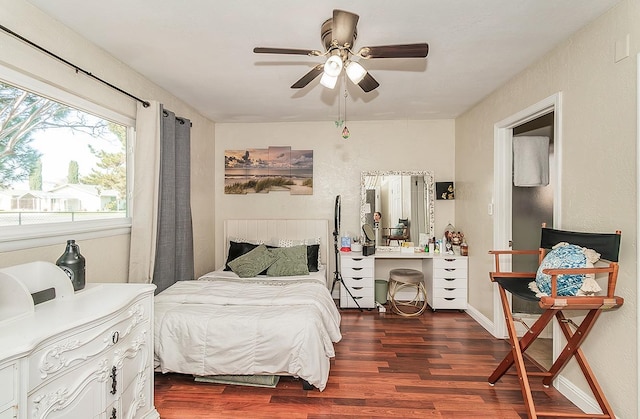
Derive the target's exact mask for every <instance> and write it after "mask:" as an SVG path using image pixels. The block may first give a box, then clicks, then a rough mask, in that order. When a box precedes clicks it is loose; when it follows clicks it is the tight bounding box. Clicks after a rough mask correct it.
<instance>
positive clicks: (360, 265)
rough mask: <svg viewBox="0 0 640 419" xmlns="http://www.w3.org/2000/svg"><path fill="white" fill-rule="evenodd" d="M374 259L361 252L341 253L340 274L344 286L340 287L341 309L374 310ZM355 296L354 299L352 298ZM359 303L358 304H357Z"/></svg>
mask: <svg viewBox="0 0 640 419" xmlns="http://www.w3.org/2000/svg"><path fill="white" fill-rule="evenodd" d="M373 269H374V259H373V258H372V257H368V256H362V253H360V252H341V253H340V273H341V274H342V279H343V281H344V285H346V287H347V288H348V289H349V292H351V295H349V292H347V289H346V288H345V287H344V286H343V285H342V284H341V286H340V308H358V305H359V306H360V308H374V307H375V306H376V303H375V287H374V284H375V282H374V280H373ZM351 296H353V298H351ZM356 301H357V304H356Z"/></svg>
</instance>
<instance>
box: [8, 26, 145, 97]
mask: <svg viewBox="0 0 640 419" xmlns="http://www.w3.org/2000/svg"><path fill="white" fill-rule="evenodd" d="M0 29H2V30H3V31H5V32H6V33H8V34H10V35H12V36H14V37H16V38H18V39H19V40H21V41H22V42H26V43H27V44H29V45H31V46H32V47H34V48H36V49H38V50H40V51H42V52H44V53H45V54H47V55H49V56H51V57H53V58H55V59H57V60H59V61H62V62H63V63H65V64H66V65H68V66H70V67H72V68H73V69H75V70H76V73H78V72H80V73H83V74H85V75H87V76H89V77H91V78H92V79H95V80H97V81H99V82H100V83H102V84H105V85H107V86H109V87H110V88H112V89H114V90H117V91H118V92H120V93H122V94H124V95H127V96H129V97H130V98H132V99H135V100H137V101H138V102H140V103H142V106H144V107H145V108H148V107H149V105H150V104H149V102H148V101H146V100H142V99H140V98H138V97H136V96H134V95H132V94H131V93H129V92H126V91H124V90H122V89H121V88H119V87H117V86H114V85H113V84H111V83H109V82H108V81H106V80H103V79H101V78H100V77H98V76H95V75H93V74H92V73H91V72H89V71H87V70H84V69H82V68H80V67H78V66H77V65H75V64H73V63H71V62H69V61H67V60H65V59H64V58H62V57H60V56H59V55H56V54H54V53H53V52H51V51H49V50H48V49H46V48H43V47H41V46H40V45H38V44H36V43H35V42H32V41H30V40H28V39H27V38H25V37H23V36H21V35H19V34H17V33H15V32H14V31H12V30H11V29H9V28H7V27H6V26H3V25H0Z"/></svg>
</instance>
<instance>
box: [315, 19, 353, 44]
mask: <svg viewBox="0 0 640 419" xmlns="http://www.w3.org/2000/svg"><path fill="white" fill-rule="evenodd" d="M332 35H333V18H331V17H330V18H329V19H327V20H325V21H324V23H323V24H322V27H321V28H320V38H321V39H322V44H323V45H324V50H325V51H329V50H330V49H331V48H332V47H333V48H335V47H336V46H338V45H336V46H333V45H332V44H333V42H332V41H333V36H332ZM357 38H358V28H356V27H354V28H353V38H352V39H351V40H350V41H349V46H348V48H352V47H353V44H354V43H355V42H356V39H357ZM339 46H343V45H339Z"/></svg>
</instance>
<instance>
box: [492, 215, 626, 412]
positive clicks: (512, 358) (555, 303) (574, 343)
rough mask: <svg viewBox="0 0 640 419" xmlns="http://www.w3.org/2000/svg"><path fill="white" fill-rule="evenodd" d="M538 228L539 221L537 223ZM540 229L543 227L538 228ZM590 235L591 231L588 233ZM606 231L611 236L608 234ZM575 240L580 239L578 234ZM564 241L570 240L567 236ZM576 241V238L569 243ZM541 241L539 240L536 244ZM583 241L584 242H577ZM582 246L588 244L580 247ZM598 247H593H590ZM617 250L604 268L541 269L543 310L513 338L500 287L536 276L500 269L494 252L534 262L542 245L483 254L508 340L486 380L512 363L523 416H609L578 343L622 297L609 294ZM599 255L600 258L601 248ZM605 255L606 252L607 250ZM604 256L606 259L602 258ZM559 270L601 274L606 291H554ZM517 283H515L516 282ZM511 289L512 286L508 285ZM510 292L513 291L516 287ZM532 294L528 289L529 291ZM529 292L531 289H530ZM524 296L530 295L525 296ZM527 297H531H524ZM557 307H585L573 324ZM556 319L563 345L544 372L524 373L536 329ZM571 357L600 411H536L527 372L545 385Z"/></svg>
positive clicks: (613, 284) (543, 252) (504, 293)
mask: <svg viewBox="0 0 640 419" xmlns="http://www.w3.org/2000/svg"><path fill="white" fill-rule="evenodd" d="M543 229H544V226H543ZM547 230H549V231H552V232H553V233H554V234H556V233H558V232H559V233H568V234H578V235H591V234H590V233H574V232H562V231H560V230H551V229H547ZM543 233H544V231H543ZM615 234H616V235H618V237H617V240H618V241H617V245H618V247H619V243H620V234H621V232H620V231H616V233H615ZM593 236H595V234H593ZM609 236H611V235H609ZM578 241H580V239H579V238H578ZM567 242H570V241H569V240H567ZM575 244H578V245H580V243H575ZM541 246H542V244H541ZM583 246H584V245H583ZM585 247H588V246H585ZM595 250H596V251H598V249H595ZM617 252H618V249H617V248H616V249H615V255H612V256H615V257H611V260H615V261H609V262H607V266H605V267H596V268H579V269H544V270H543V272H544V273H546V274H548V275H550V276H551V295H550V296H543V297H540V298H539V303H538V304H539V306H540V307H541V308H542V309H543V310H544V311H543V313H542V314H541V315H540V318H539V319H538V320H537V321H536V322H535V323H534V324H533V325H532V326H531V328H530V329H529V330H528V331H527V332H526V333H525V334H524V336H523V337H522V338H520V339H518V336H517V332H516V327H515V324H514V319H513V315H512V313H511V306H510V304H509V299H508V297H507V292H508V291H507V289H505V286H504V285H505V284H508V283H515V282H516V281H526V283H529V282H531V281H533V280H535V278H536V272H504V271H501V270H500V256H502V255H527V254H529V255H534V254H537V255H538V265H540V264H541V263H542V260H543V259H544V257H545V255H546V253H547V249H546V248H543V247H541V248H540V249H538V250H491V251H489V254H492V255H494V258H495V262H494V263H495V271H494V272H490V273H489V277H490V279H491V281H492V282H495V283H497V284H498V290H499V292H500V300H501V303H502V309H503V311H504V317H505V321H506V325H507V331H508V333H509V340H510V343H511V351H510V352H509V353H508V354H507V356H506V357H505V358H504V359H503V360H502V362H501V363H500V364H499V365H498V367H497V368H496V369H495V371H494V372H493V373H492V374H491V376H489V379H488V381H489V383H490V384H491V385H494V384H495V383H496V382H497V381H498V380H499V379H500V378H501V377H502V376H503V375H504V374H505V373H506V372H507V371H508V370H509V369H510V368H511V366H513V365H514V364H515V367H516V372H517V375H518V377H519V378H520V380H519V381H520V389H521V391H522V396H523V399H524V403H525V407H526V411H527V415H528V417H529V418H538V417H553V418H563V417H572V418H594V417H595V418H609V419H612V418H615V416H614V413H613V410H612V409H611V406H610V405H609V402H608V401H607V399H606V397H605V395H604V393H603V391H602V388H601V387H600V385H599V384H598V381H597V380H596V377H595V375H594V373H593V371H592V370H591V367H590V366H589V364H588V362H587V360H586V358H585V356H584V353H583V351H582V350H581V349H580V345H581V344H582V342H584V340H585V339H586V337H587V335H588V334H589V331H591V329H592V328H593V326H594V324H595V321H596V320H597V319H598V317H599V316H600V314H601V313H602V311H603V310H610V309H615V308H618V307H620V306H621V305H622V304H623V303H624V300H623V298H621V297H617V296H615V295H614V293H615V287H616V282H617V278H618V263H617V260H618V254H617ZM601 253H603V258H604V256H605V255H604V253H605V252H601ZM607 256H609V255H607ZM607 259H608V258H607ZM562 274H595V275H603V274H606V275H607V290H606V295H602V296H558V294H557V285H558V284H557V282H558V275H562ZM519 286H521V284H519ZM514 289H515V288H514ZM514 293H516V295H518V294H517V292H516V291H514ZM531 294H533V292H531ZM534 295H535V294H534ZM529 297H530V296H529ZM529 299H531V298H529ZM563 310H586V311H587V314H586V316H585V318H584V320H583V321H582V322H581V323H580V324H579V325H575V323H573V322H572V321H570V320H569V319H567V318H566V317H565V315H564V313H563ZM554 317H555V318H556V319H557V320H558V324H559V327H560V330H561V331H562V333H563V334H564V336H565V338H566V339H567V344H566V345H565V347H564V349H563V350H562V352H561V353H560V355H559V356H558V358H557V359H556V360H555V362H554V363H553V365H552V366H551V367H550V368H549V369H548V370H546V371H542V372H528V371H527V369H526V367H525V363H524V358H523V354H524V353H525V351H526V350H527V348H529V347H530V346H531V344H532V343H533V342H534V341H535V340H536V338H537V337H538V336H539V335H540V333H541V332H542V331H543V330H544V329H545V327H546V326H547V325H548V324H549V322H550V321H551V320H552V319H553V318H554ZM571 324H574V325H575V326H576V330H575V331H574V330H572V328H571V327H570V326H571ZM572 357H574V358H575V359H576V361H577V362H578V365H579V366H580V369H581V371H582V373H583V375H584V376H585V378H586V380H587V383H588V384H589V387H590V389H591V391H592V392H593V394H594V396H595V399H596V401H597V402H598V405H599V406H600V409H601V410H602V412H603V413H602V414H569V413H565V412H553V411H537V410H536V408H535V405H534V400H533V396H532V392H531V386H530V383H529V377H531V376H541V377H542V384H543V385H544V386H545V387H548V386H550V385H551V383H552V382H553V380H554V379H555V378H556V377H557V375H558V374H559V373H560V371H562V369H563V368H564V367H565V366H566V365H567V363H568V362H569V360H570V359H571V358H572Z"/></svg>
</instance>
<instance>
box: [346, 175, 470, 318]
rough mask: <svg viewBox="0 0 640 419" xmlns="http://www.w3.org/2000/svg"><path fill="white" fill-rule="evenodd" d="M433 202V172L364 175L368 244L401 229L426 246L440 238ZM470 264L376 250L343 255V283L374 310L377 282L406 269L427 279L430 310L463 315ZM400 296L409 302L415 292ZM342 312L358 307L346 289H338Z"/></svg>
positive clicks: (458, 259) (392, 248)
mask: <svg viewBox="0 0 640 419" xmlns="http://www.w3.org/2000/svg"><path fill="white" fill-rule="evenodd" d="M434 202H435V182H434V175H433V172H431V171H428V170H421V171H365V172H361V175H360V224H361V225H362V228H363V232H365V235H366V236H373V237H367V240H368V241H370V242H371V241H375V242H376V243H377V244H380V243H383V239H384V238H385V237H384V234H379V233H378V232H379V231H382V232H386V231H388V232H389V233H388V234H391V232H392V231H394V230H395V231H396V232H397V231H398V230H399V228H401V227H402V229H403V230H404V236H405V241H407V242H415V243H426V242H427V239H429V238H434V237H442V233H441V232H437V233H436V231H435V215H434V212H435V210H434V206H435V205H434ZM376 213H378V214H377V217H376V218H375V219H374V214H376ZM378 229H379V230H378ZM366 230H369V231H373V234H368V233H367V232H366ZM396 234H397V233H396ZM381 236H382V237H381ZM386 239H387V240H388V239H389V235H387V236H386ZM405 250H408V249H405ZM467 262H468V257H467V256H460V255H459V254H455V255H448V254H439V253H436V254H434V253H428V252H413V251H411V252H407V253H405V252H403V251H401V248H400V246H376V252H375V254H373V255H371V256H363V255H362V253H359V252H340V265H341V273H342V278H343V280H344V283H345V284H346V287H347V288H349V291H351V293H352V294H353V296H354V298H355V299H356V300H357V301H358V304H359V305H360V307H361V308H374V307H375V306H376V302H375V281H376V280H377V279H378V280H385V281H387V280H388V279H389V272H390V271H391V270H392V269H396V268H408V269H416V270H419V271H421V272H422V273H423V274H424V282H425V288H426V290H427V304H428V305H429V307H431V309H432V310H434V311H435V310H439V309H454V310H465V309H466V308H467ZM343 288H344V287H343ZM412 294H413V295H412ZM397 296H398V297H399V298H400V299H404V298H405V297H407V298H406V299H407V300H411V299H413V297H414V296H415V293H412V292H411V291H410V290H401V291H400V292H399V293H398V294H397ZM340 307H342V308H354V307H356V308H357V305H356V303H355V302H354V301H353V299H352V298H351V297H350V296H349V293H348V292H347V290H343V289H341V290H340Z"/></svg>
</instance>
